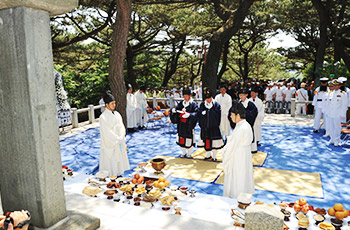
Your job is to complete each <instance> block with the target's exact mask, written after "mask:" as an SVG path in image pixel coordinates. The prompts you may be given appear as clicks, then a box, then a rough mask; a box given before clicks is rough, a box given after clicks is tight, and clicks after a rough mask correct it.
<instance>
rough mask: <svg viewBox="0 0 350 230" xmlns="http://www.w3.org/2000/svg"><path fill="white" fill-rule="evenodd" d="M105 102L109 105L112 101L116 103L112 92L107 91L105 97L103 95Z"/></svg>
mask: <svg viewBox="0 0 350 230" xmlns="http://www.w3.org/2000/svg"><path fill="white" fill-rule="evenodd" d="M103 101H104V102H105V103H106V104H108V103H110V102H112V101H115V98H114V96H113V95H112V93H111V91H107V92H106V93H105V94H104V95H103Z"/></svg>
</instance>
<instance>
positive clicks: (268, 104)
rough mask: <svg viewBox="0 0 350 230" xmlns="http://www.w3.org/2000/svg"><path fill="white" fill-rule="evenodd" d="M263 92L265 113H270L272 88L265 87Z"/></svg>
mask: <svg viewBox="0 0 350 230" xmlns="http://www.w3.org/2000/svg"><path fill="white" fill-rule="evenodd" d="M264 94H265V95H266V97H265V99H266V110H267V113H272V111H273V102H272V99H273V94H274V90H273V89H272V88H270V89H269V88H266V89H265V91H264Z"/></svg>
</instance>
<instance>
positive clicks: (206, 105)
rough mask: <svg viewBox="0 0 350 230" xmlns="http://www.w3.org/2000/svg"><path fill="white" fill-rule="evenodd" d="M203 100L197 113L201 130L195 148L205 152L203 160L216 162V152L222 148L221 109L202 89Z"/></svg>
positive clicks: (207, 91)
mask: <svg viewBox="0 0 350 230" xmlns="http://www.w3.org/2000/svg"><path fill="white" fill-rule="evenodd" d="M203 99H204V101H203V102H202V103H201V104H200V106H199V110H198V113H197V114H198V119H199V126H200V128H201V131H200V136H199V141H198V144H197V146H198V147H200V148H204V149H205V150H206V151H207V156H206V157H205V158H204V159H205V160H209V159H210V158H212V160H213V161H216V154H217V151H218V150H219V149H221V148H222V147H223V146H224V141H223V139H222V136H221V132H220V122H221V107H220V105H219V103H217V102H216V101H215V100H214V99H213V96H212V93H211V91H210V89H204V92H203Z"/></svg>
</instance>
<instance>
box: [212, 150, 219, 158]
mask: <svg viewBox="0 0 350 230" xmlns="http://www.w3.org/2000/svg"><path fill="white" fill-rule="evenodd" d="M217 153H218V150H217V149H213V159H215V160H216V154H217Z"/></svg>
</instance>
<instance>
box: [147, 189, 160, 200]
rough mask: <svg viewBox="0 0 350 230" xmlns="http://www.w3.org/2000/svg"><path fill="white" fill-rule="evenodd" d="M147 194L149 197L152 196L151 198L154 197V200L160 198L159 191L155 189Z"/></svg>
mask: <svg viewBox="0 0 350 230" xmlns="http://www.w3.org/2000/svg"><path fill="white" fill-rule="evenodd" d="M148 194H149V195H150V196H153V197H156V198H159V197H161V196H162V193H161V191H160V190H159V189H157V188H154V189H152V190H151V191H149V193H148Z"/></svg>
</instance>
